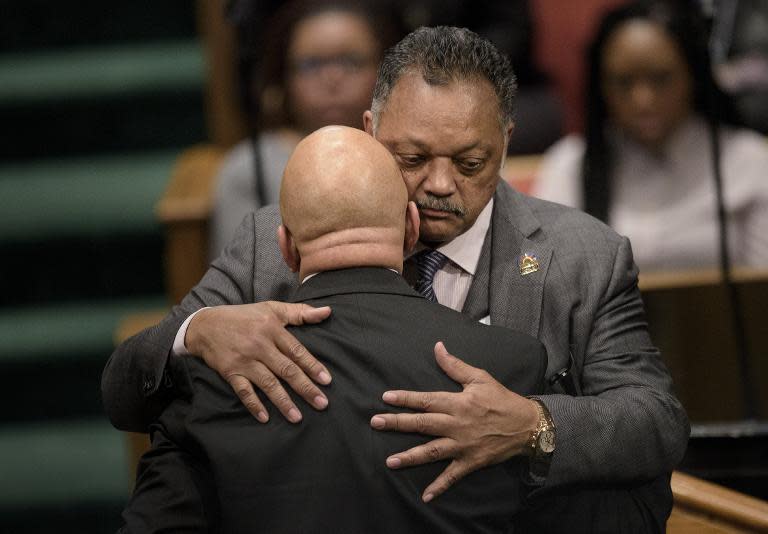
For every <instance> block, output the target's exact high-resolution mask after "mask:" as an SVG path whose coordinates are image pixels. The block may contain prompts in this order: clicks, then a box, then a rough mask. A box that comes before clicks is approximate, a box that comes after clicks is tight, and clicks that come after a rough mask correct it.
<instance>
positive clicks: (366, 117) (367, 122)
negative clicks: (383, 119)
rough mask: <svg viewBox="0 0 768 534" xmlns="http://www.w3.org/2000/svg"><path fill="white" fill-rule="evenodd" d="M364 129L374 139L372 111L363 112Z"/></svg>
mask: <svg viewBox="0 0 768 534" xmlns="http://www.w3.org/2000/svg"><path fill="white" fill-rule="evenodd" d="M363 129H364V130H365V131H366V133H367V134H368V135H370V136H371V137H373V113H371V110H370V109H369V110H366V111H365V112H363Z"/></svg>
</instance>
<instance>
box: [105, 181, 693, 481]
mask: <svg viewBox="0 0 768 534" xmlns="http://www.w3.org/2000/svg"><path fill="white" fill-rule="evenodd" d="M494 198H495V201H494V202H495V204H494V212H493V216H492V223H491V228H490V231H489V233H488V235H487V236H486V239H485V242H484V244H483V253H482V254H481V259H480V264H479V265H478V270H477V272H476V275H475V279H474V280H473V282H472V286H471V288H470V292H469V295H468V296H467V301H466V304H465V308H464V310H463V311H464V312H466V313H469V314H470V315H472V316H473V317H475V318H481V317H484V316H486V315H488V314H490V317H491V323H492V324H495V325H501V326H506V327H509V328H512V329H516V330H519V331H521V332H524V333H527V334H530V335H533V336H535V337H537V338H538V339H539V340H541V341H542V343H543V344H544V346H545V347H546V349H547V352H548V354H549V364H548V369H547V376H551V375H553V374H554V373H556V372H557V371H558V370H560V369H562V368H564V367H567V366H568V363H569V360H571V355H572V373H573V376H574V377H575V379H576V380H575V381H576V383H577V387H578V393H579V395H578V396H571V395H566V394H565V393H564V392H562V391H558V389H557V388H553V391H552V392H551V394H549V395H545V396H543V397H542V399H543V400H544V402H545V403H546V405H547V406H548V408H549V409H550V411H551V413H552V417H553V419H554V421H555V425H556V427H557V440H558V443H557V450H556V452H555V455H554V458H553V460H552V465H551V468H550V472H549V476H548V478H547V481H546V486H547V487H558V486H562V485H565V484H571V483H585V482H595V483H600V482H610V483H622V482H629V481H638V480H650V479H652V478H655V477H657V476H660V475H662V474H663V473H666V472H669V471H671V470H672V469H673V468H674V466H675V465H676V464H677V463H678V462H679V461H680V459H681V458H682V456H683V453H684V451H685V447H686V444H687V440H688V433H689V426H688V420H687V417H686V415H685V412H684V410H683V408H682V406H681V405H680V403H679V402H678V400H677V399H676V398H675V396H674V394H673V393H672V382H671V379H670V376H669V373H668V372H667V370H666V368H665V366H664V364H663V362H662V360H661V356H660V354H659V352H658V350H657V349H656V348H655V347H654V346H653V344H652V342H651V340H650V338H649V336H648V332H647V328H646V323H645V318H644V311H643V304H642V301H641V299H640V293H639V290H638V288H637V268H636V267H635V265H634V262H633V260H632V252H631V248H630V245H629V241H628V240H627V239H626V238H624V237H621V236H619V235H617V234H616V233H615V232H614V231H613V230H611V229H610V228H608V227H607V226H605V225H604V224H602V223H600V222H599V221H597V220H595V219H593V218H592V217H590V216H588V215H586V214H584V213H582V212H579V211H577V210H573V209H570V208H566V207H563V206H560V205H557V204H553V203H550V202H545V201H542V200H538V199H534V198H530V197H527V196H525V195H522V194H520V193H518V192H516V191H514V190H513V189H512V188H511V187H509V186H508V185H507V184H506V183H505V182H503V181H502V182H500V184H499V186H498V188H497V190H496V195H495V197H494ZM278 225H279V213H278V210H277V209H276V208H275V207H273V206H272V207H266V208H263V209H261V210H259V211H258V212H256V213H255V214H253V215H251V216H248V217H247V218H246V219H245V220H244V221H243V224H242V225H241V226H240V228H239V229H238V231H237V234H236V236H235V238H234V240H233V241H232V243H231V244H230V245H229V247H228V248H227V250H226V251H225V252H224V254H223V255H222V256H221V257H219V258H218V259H216V260H215V261H214V262H213V264H212V265H211V268H210V269H209V271H208V272H207V273H206V275H205V276H204V277H203V279H202V280H201V281H200V283H199V284H198V285H197V286H196V287H195V288H194V289H193V290H192V291H191V292H190V293H189V295H187V296H186V297H185V298H184V300H183V301H182V302H181V304H180V305H178V306H176V307H174V309H173V310H172V311H171V313H170V314H169V315H168V316H167V317H166V318H165V319H164V320H163V321H162V322H161V323H160V324H159V325H158V326H156V327H154V328H151V329H148V330H146V331H144V332H142V333H141V334H139V335H137V336H135V337H133V338H131V339H130V340H128V341H127V342H125V343H124V344H123V345H121V346H120V347H118V349H117V350H116V351H115V352H114V354H113V355H112V357H111V359H110V361H109V362H108V364H107V367H106V369H105V371H104V375H103V377H102V393H103V398H104V403H105V407H106V410H107V413H108V414H109V416H110V418H111V420H112V422H113V424H114V425H115V426H117V427H118V428H121V429H125V430H134V431H144V430H146V428H147V426H148V424H149V423H150V422H151V421H152V419H153V418H154V417H156V416H157V414H159V412H160V411H161V410H162V408H163V406H165V405H166V404H167V402H168V398H169V397H170V396H171V395H172V394H173V388H172V387H171V386H172V384H171V383H170V381H169V380H167V379H166V375H165V369H166V362H167V359H168V355H169V353H170V350H171V347H172V345H173V339H174V337H175V334H176V332H177V330H178V328H179V326H180V325H181V323H182V322H183V321H184V319H185V318H186V317H187V316H188V315H189V314H190V313H192V312H193V311H195V310H197V309H199V308H201V307H203V306H215V305H219V304H240V303H248V302H260V301H264V300H286V299H287V298H288V297H289V295H290V294H291V291H292V290H293V289H294V287H295V286H296V281H295V277H294V275H293V274H292V273H291V272H290V271H289V270H288V269H287V267H285V265H284V264H283V262H282V258H281V256H280V252H279V250H278V247H277V240H276V238H275V233H276V229H277V226H278ZM523 254H530V255H533V256H535V257H536V258H537V259H538V262H539V269H538V270H537V271H535V272H532V273H530V274H526V275H523V274H521V269H520V260H521V257H522V255H523Z"/></svg>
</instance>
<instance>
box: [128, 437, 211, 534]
mask: <svg viewBox="0 0 768 534" xmlns="http://www.w3.org/2000/svg"><path fill="white" fill-rule="evenodd" d="M219 516H220V513H219V506H218V498H217V495H216V491H215V484H214V480H213V476H212V474H211V472H210V469H208V467H207V466H206V465H204V464H202V463H200V462H198V461H197V460H196V459H195V458H194V457H193V456H192V455H191V454H189V453H188V452H186V451H185V450H183V449H182V448H180V447H178V446H177V445H176V444H175V443H174V442H173V441H171V440H170V439H169V438H168V437H167V436H166V435H165V433H164V432H163V431H162V430H154V431H153V435H152V449H151V450H150V451H148V452H147V453H146V454H144V456H142V458H141V461H140V462H139V466H138V471H137V475H136V486H135V488H134V491H133V495H132V496H131V499H130V500H129V501H128V505H127V506H126V507H125V510H124V511H123V520H124V526H123V527H122V529H121V530H119V531H118V532H120V533H124V534H128V533H132V534H133V533H136V534H138V533H152V532H157V533H160V532H179V533H203V532H216V531H217V528H218V523H219Z"/></svg>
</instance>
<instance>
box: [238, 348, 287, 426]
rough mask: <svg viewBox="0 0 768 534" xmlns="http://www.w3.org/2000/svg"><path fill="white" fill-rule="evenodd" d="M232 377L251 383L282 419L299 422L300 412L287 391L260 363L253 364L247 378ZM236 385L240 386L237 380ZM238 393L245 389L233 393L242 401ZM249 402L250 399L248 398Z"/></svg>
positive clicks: (245, 389)
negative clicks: (265, 397)
mask: <svg viewBox="0 0 768 534" xmlns="http://www.w3.org/2000/svg"><path fill="white" fill-rule="evenodd" d="M232 376H233V377H236V376H240V377H241V378H245V379H247V380H249V381H250V382H252V383H253V385H255V386H256V387H257V388H259V389H260V390H261V391H262V392H263V393H264V395H266V396H267V398H269V400H270V401H272V404H274V405H275V407H276V408H277V409H278V411H279V412H280V413H281V414H283V417H285V418H286V419H287V420H288V421H290V422H291V423H298V422H299V421H301V419H302V415H301V412H300V411H299V409H298V408H297V407H296V405H295V404H294V403H293V401H292V400H291V396H290V395H288V392H287V391H285V388H284V387H283V385H282V384H281V383H280V380H278V379H277V377H276V376H275V375H274V374H273V373H272V371H270V370H269V369H268V368H267V367H266V366H265V365H264V364H262V363H261V362H254V363H253V365H252V366H251V369H250V372H249V373H248V376H247V377H245V376H243V375H232ZM227 380H228V381H229V382H230V384H231V383H232V381H231V380H230V378H229V377H228V378H227ZM238 383H239V384H241V382H240V381H239V380H238ZM251 388H252V386H251ZM240 391H247V388H244V387H241V388H240V389H235V392H236V393H237V394H238V397H240V399H242V398H243V397H242V396H240ZM246 395H247V393H246ZM254 396H255V393H254ZM249 400H251V399H250V398H249ZM262 409H264V407H263V405H262ZM249 411H250V409H249ZM251 413H253V412H251ZM264 413H266V410H264ZM257 419H258V417H257Z"/></svg>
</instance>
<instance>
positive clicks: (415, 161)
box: [397, 154, 424, 169]
mask: <svg viewBox="0 0 768 534" xmlns="http://www.w3.org/2000/svg"><path fill="white" fill-rule="evenodd" d="M397 162H398V163H399V164H400V166H401V167H403V168H406V169H412V168H415V167H418V166H419V165H421V164H422V163H424V156H422V155H419V154H398V155H397Z"/></svg>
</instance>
